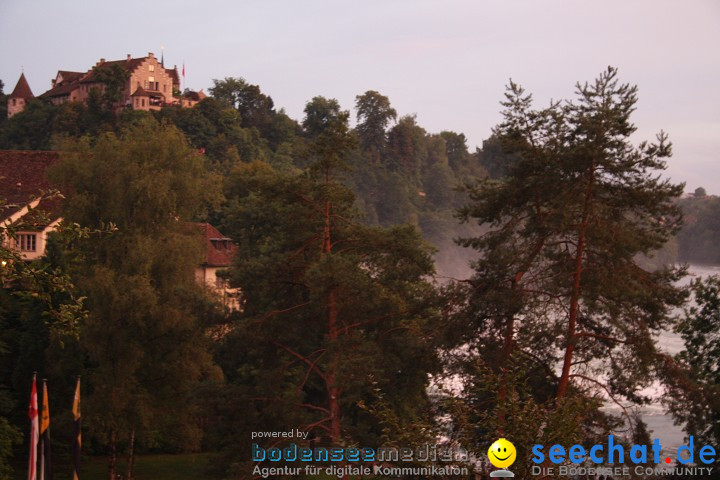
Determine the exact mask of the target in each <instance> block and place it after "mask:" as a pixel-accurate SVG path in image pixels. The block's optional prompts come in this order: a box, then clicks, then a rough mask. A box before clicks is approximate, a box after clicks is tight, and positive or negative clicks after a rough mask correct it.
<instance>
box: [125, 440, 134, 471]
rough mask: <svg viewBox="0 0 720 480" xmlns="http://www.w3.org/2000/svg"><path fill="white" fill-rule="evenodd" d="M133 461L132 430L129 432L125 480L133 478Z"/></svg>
mask: <svg viewBox="0 0 720 480" xmlns="http://www.w3.org/2000/svg"><path fill="white" fill-rule="evenodd" d="M134 461H135V429H134V428H133V429H132V431H131V432H130V447H129V449H128V460H127V475H126V476H125V480H132V478H133V463H134Z"/></svg>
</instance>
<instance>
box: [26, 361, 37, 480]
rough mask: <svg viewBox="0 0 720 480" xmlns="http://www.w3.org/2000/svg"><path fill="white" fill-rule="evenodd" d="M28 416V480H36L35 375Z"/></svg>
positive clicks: (34, 376)
mask: <svg viewBox="0 0 720 480" xmlns="http://www.w3.org/2000/svg"><path fill="white" fill-rule="evenodd" d="M28 416H29V417H30V459H29V460H28V480H37V446H38V398H37V375H36V374H33V381H32V390H31V391H30V405H29V408H28Z"/></svg>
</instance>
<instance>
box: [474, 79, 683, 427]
mask: <svg viewBox="0 0 720 480" xmlns="http://www.w3.org/2000/svg"><path fill="white" fill-rule="evenodd" d="M636 102H637V88H636V87H633V86H629V85H626V84H619V83H618V80H617V71H616V70H615V69H613V68H609V69H608V70H607V71H605V72H604V73H603V74H601V75H600V77H599V78H598V79H597V80H596V81H595V82H594V83H592V84H583V85H580V84H578V85H577V99H576V100H575V101H568V102H553V103H551V105H550V106H549V107H547V108H545V109H541V110H535V109H533V107H532V97H531V96H530V95H525V93H524V91H523V90H522V88H520V87H519V86H517V85H516V84H514V83H511V85H510V87H509V89H508V93H507V94H506V101H505V102H504V103H503V105H504V107H505V111H504V113H503V114H504V121H503V122H502V123H501V124H500V125H498V126H497V127H496V128H495V130H494V135H495V137H496V139H497V141H499V142H500V143H501V145H502V149H503V154H504V155H506V156H507V157H508V158H512V159H513V164H512V165H510V166H509V168H508V170H507V175H506V176H505V177H503V178H501V179H498V180H486V181H484V182H482V183H480V184H478V185H476V186H475V187H474V188H471V189H470V190H469V194H470V196H471V203H470V204H469V205H468V206H467V207H465V208H463V209H462V210H461V212H460V215H461V217H462V218H463V219H464V220H466V221H470V220H474V221H477V222H478V223H479V224H480V225H481V226H482V227H483V228H486V229H487V230H486V233H484V234H483V235H481V236H478V237H475V238H467V239H465V240H463V241H462V244H463V245H465V246H470V247H473V248H475V249H476V250H477V251H478V252H479V253H480V254H481V256H480V258H479V259H478V260H477V262H476V263H475V265H474V268H475V274H474V276H473V278H472V279H471V280H470V286H469V287H468V302H467V305H466V310H465V316H464V317H463V318H464V320H463V322H464V326H466V327H468V328H466V330H465V335H464V336H463V337H462V339H461V341H466V342H467V343H468V344H470V345H472V346H473V347H475V348H477V349H478V350H479V351H480V352H482V354H484V355H485V357H484V358H485V359H486V360H487V363H488V364H489V365H491V366H493V367H494V368H495V369H496V371H498V372H500V373H501V377H500V378H501V379H502V378H503V375H502V373H503V372H504V371H506V369H507V368H508V367H509V366H510V364H511V359H512V358H523V359H524V360H523V362H524V363H525V364H527V365H535V366H536V367H538V368H540V370H541V371H543V372H545V373H544V374H543V376H545V377H546V378H547V381H546V382H544V383H543V384H542V385H540V386H539V388H540V389H539V390H536V394H539V395H540V396H541V397H543V398H544V399H545V400H551V401H554V402H556V403H558V405H559V404H561V402H562V400H563V399H565V398H566V397H568V396H570V397H572V396H577V395H580V396H583V395H587V396H597V395H600V396H605V395H609V396H610V397H611V398H613V399H614V398H616V397H617V396H623V397H625V398H628V399H631V400H633V401H638V402H640V401H643V398H642V397H641V396H640V395H639V393H638V391H639V389H640V388H641V387H642V386H644V385H647V383H648V381H649V379H650V378H651V374H652V373H653V371H655V370H656V368H657V365H658V362H657V356H656V355H655V354H656V346H655V340H654V337H653V335H654V334H656V333H657V332H659V331H662V330H664V329H667V328H669V327H670V325H671V316H670V311H671V308H672V307H674V306H677V305H680V304H681V303H682V301H683V298H684V295H683V294H682V292H681V291H680V290H679V289H678V288H677V287H675V286H674V284H673V282H674V281H675V280H677V279H678V277H679V275H681V273H682V272H681V271H678V270H676V269H673V268H670V267H668V268H665V269H662V270H658V271H647V270H644V269H643V268H641V267H640V266H639V265H638V263H637V259H638V256H639V255H641V254H644V255H650V254H651V252H653V251H654V250H657V249H658V248H660V247H661V246H662V245H663V243H664V242H666V241H667V240H668V238H669V237H670V236H671V235H672V234H674V233H675V232H676V231H677V230H678V228H679V225H680V212H679V210H678V208H677V206H676V205H675V204H674V203H673V199H674V198H676V197H677V196H679V195H680V194H681V193H682V187H683V186H682V185H673V184H671V183H670V182H669V181H667V180H663V179H661V178H660V176H659V175H658V174H657V172H659V171H661V170H662V169H664V168H665V162H664V160H663V159H664V158H666V157H669V156H670V154H671V146H670V144H669V143H668V141H667V136H666V135H665V134H664V133H660V134H659V135H658V137H657V143H647V142H642V143H640V144H639V146H637V147H636V146H633V145H632V144H631V142H630V136H631V135H632V134H633V132H635V130H636V129H635V126H634V125H633V124H632V123H631V122H630V115H631V113H632V112H633V111H634V109H635V104H636ZM557 371H559V372H561V373H560V375H559V376H558V375H556V374H555V372H557ZM499 383H500V385H499V387H498V395H497V405H498V408H499V414H500V417H501V419H503V420H504V417H503V413H504V404H505V401H506V394H507V391H506V387H507V383H506V381H505V380H501V381H500V382H499ZM552 390H554V391H552ZM600 392H602V393H600ZM558 408H559V407H558ZM508 421H510V419H508ZM500 429H502V422H501V426H500Z"/></svg>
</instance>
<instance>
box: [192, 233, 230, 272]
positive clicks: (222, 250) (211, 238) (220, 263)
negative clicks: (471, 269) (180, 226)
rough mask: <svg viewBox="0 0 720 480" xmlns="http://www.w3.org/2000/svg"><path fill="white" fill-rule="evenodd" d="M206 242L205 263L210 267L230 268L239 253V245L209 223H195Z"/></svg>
mask: <svg viewBox="0 0 720 480" xmlns="http://www.w3.org/2000/svg"><path fill="white" fill-rule="evenodd" d="M192 226H193V227H194V228H195V229H196V230H197V231H199V232H200V233H201V234H202V236H203V240H204V241H205V262H204V264H205V265H207V266H209V267H229V266H230V265H232V262H233V258H235V254H236V253H237V245H235V244H234V243H233V241H232V240H231V239H229V238H227V237H226V236H225V235H223V234H222V233H220V231H218V229H217V228H215V227H213V226H212V225H210V224H209V223H193V224H192Z"/></svg>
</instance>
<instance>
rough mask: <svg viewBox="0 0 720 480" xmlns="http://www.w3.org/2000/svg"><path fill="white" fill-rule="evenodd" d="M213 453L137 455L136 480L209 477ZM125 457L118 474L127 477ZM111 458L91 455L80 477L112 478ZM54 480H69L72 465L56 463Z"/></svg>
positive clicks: (86, 479)
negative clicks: (110, 473) (109, 470)
mask: <svg viewBox="0 0 720 480" xmlns="http://www.w3.org/2000/svg"><path fill="white" fill-rule="evenodd" d="M210 458H211V455H209V454H206V453H198V454H186V455H142V456H138V457H135V468H134V474H133V478H134V480H204V479H209V478H210V477H208V475H207V473H206V469H207V466H208V464H209V462H210ZM125 460H126V458H125V457H124V456H123V457H119V458H118V464H117V467H116V473H118V474H120V475H122V478H125V473H126V468H127V467H126V464H125ZM107 465H108V458H107V457H90V458H89V459H87V460H86V461H85V462H84V463H83V465H82V469H81V471H80V480H109V476H108V468H107ZM54 470H55V472H54V473H55V475H54V478H55V480H70V478H71V474H72V466H71V465H69V464H63V465H56V466H55V469H54ZM18 475H19V476H18V477H17V478H27V471H25V470H23V471H21V472H18Z"/></svg>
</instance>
